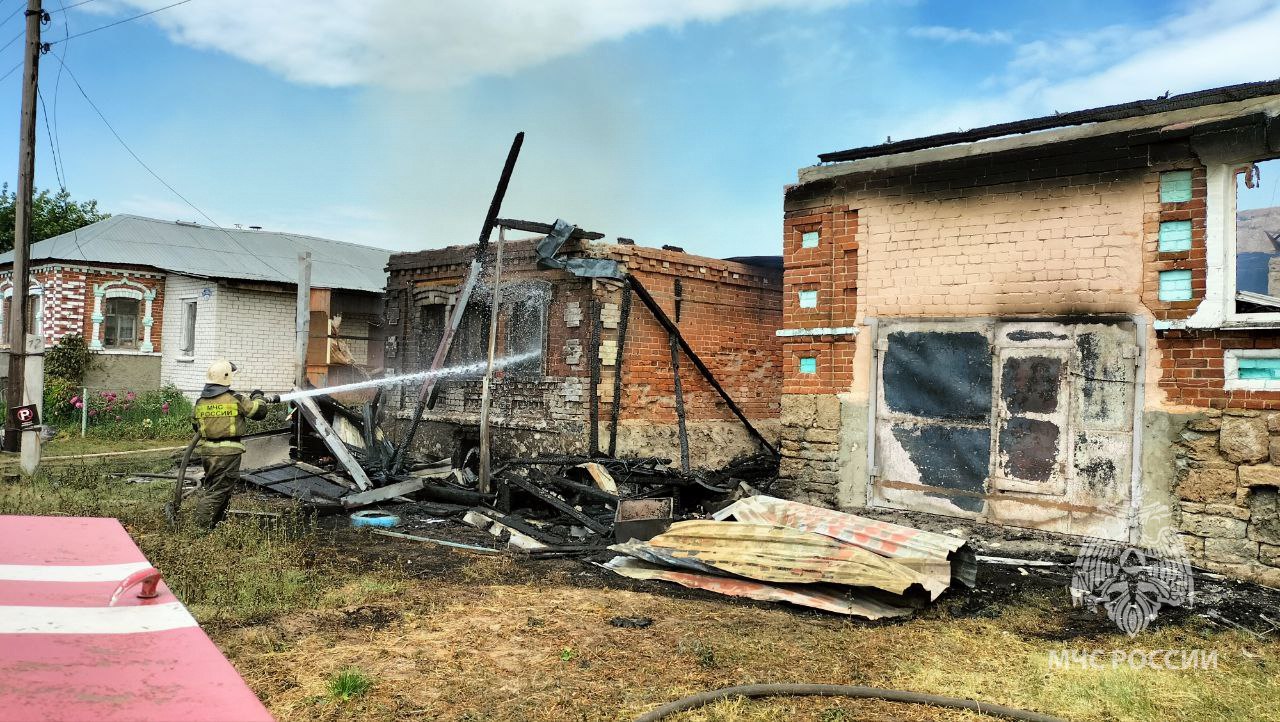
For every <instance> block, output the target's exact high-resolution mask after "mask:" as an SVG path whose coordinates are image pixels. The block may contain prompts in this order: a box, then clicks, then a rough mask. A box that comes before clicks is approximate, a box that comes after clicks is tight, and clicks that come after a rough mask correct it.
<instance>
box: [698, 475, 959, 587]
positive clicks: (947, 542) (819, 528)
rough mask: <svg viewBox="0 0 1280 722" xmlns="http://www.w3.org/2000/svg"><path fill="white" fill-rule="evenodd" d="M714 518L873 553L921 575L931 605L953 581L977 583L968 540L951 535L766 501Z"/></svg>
mask: <svg viewBox="0 0 1280 722" xmlns="http://www.w3.org/2000/svg"><path fill="white" fill-rule="evenodd" d="M714 516H715V518H716V519H730V518H732V519H737V520H739V521H743V522H752V523H756V524H773V525H776V526H782V527H787V528H790V529H796V530H799V531H805V532H813V533H815V534H821V535H822V536H825V537H830V538H832V539H837V540H839V541H842V542H846V543H848V544H853V545H855V546H858V547H861V548H863V549H866V550H868V551H872V552H875V553H876V554H879V555H881V556H884V557H887V558H889V559H892V560H893V561H895V562H897V563H899V564H901V565H903V566H905V567H908V568H910V569H913V570H915V571H916V572H918V573H919V574H921V575H922V576H923V577H924V578H925V582H924V588H925V589H926V590H928V592H929V595H930V597H931V598H933V599H937V598H938V595H940V594H942V592H944V591H946V589H947V587H948V586H950V584H951V580H952V579H953V578H954V579H956V580H958V581H960V582H961V583H963V584H966V585H967V586H970V587H972V586H974V584H975V583H976V577H977V564H976V562H975V560H974V556H973V552H972V551H971V550H969V548H968V547H967V545H966V542H965V540H964V539H960V538H959V537H954V536H950V535H948V534H935V533H933V532H929V531H925V530H923V529H915V528H912V527H909V526H901V525H898V524H891V523H889V522H886V521H879V520H876V519H867V518H865V517H860V516H855V515H853V514H845V513H842V512H838V511H832V510H831V509H822V508H819V507H816V506H809V505H808V504H801V503H798V502H794V501H787V500H785V499H777V498H774V497H771V496H763V495H762V496H753V497H748V498H746V499H741V500H739V501H736V502H734V503H733V504H731V505H729V506H727V507H725V508H724V509H721V510H720V511H719V512H717V513H716V514H715V515H714Z"/></svg>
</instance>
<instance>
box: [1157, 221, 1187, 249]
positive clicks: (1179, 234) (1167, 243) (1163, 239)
mask: <svg viewBox="0 0 1280 722" xmlns="http://www.w3.org/2000/svg"><path fill="white" fill-rule="evenodd" d="M1189 250H1191V221H1165V222H1164V223H1161V224H1160V252H1161V253H1177V252H1178V251H1189Z"/></svg>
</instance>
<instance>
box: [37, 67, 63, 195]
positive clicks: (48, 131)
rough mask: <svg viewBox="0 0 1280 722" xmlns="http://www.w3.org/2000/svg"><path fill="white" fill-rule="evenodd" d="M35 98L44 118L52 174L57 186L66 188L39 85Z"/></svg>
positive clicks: (46, 107)
mask: <svg viewBox="0 0 1280 722" xmlns="http://www.w3.org/2000/svg"><path fill="white" fill-rule="evenodd" d="M36 98H38V99H39V100H40V109H41V110H42V111H43V112H41V113H40V117H41V118H43V119H44V132H45V135H46V136H48V138H49V153H50V154H52V155H53V175H54V176H55V177H56V178H57V179H58V187H59V188H61V189H62V190H64V191H65V190H66V189H67V182H66V180H65V179H66V173H64V172H63V171H62V169H61V167H60V166H59V164H58V146H57V145H55V144H54V142H53V129H52V128H50V127H49V107H48V106H47V105H45V104H44V93H42V92H40V87H39V86H36Z"/></svg>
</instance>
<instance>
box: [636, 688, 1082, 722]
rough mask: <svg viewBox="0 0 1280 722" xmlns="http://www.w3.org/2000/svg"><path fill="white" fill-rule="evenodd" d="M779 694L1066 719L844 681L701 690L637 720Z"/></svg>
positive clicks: (650, 721)
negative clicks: (845, 682)
mask: <svg viewBox="0 0 1280 722" xmlns="http://www.w3.org/2000/svg"><path fill="white" fill-rule="evenodd" d="M777 696H819V697H852V698H855V699H882V700H887V701H889V702H906V703H908V704H927V705H932V706H934V707H950V708H952V709H967V710H973V711H974V712H979V713H982V714H987V715H994V716H997V717H1005V718H1007V719H1013V720H1024V721H1025V722H1066V721H1065V720H1063V719H1062V718H1061V717H1053V716H1051V715H1047V714H1040V713H1039V712H1028V711H1027V710H1021V709H1015V708H1013V707H1005V706H1002V705H998V704H990V703H988V702H979V701H977V700H972V699H961V698H959V697H944V696H942V695H937V694H923V693H921V692H907V691H903V690H897V689H880V688H878V687H856V686H852V685H843V684H745V685H741V686H738V687H725V688H724V689H717V690H713V691H710V692H701V693H699V694H695V695H691V696H689V697H685V698H683V699H678V700H676V701H674V702H671V703H670V704H665V705H663V706H661V707H659V708H658V709H655V710H653V711H652V712H647V713H645V714H642V715H640V716H639V717H637V718H636V720H635V722H656V720H660V719H662V718H664V717H669V716H671V715H673V714H675V713H677V712H683V711H685V710H689V709H694V708H696V707H702V706H704V705H708V704H712V703H713V702H718V701H720V700H723V699H730V698H732V697H777Z"/></svg>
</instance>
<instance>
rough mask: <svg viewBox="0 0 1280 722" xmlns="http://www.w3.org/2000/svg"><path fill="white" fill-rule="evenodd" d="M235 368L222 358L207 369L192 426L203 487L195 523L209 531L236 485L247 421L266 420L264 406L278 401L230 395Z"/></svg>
mask: <svg viewBox="0 0 1280 722" xmlns="http://www.w3.org/2000/svg"><path fill="white" fill-rule="evenodd" d="M235 371H236V365H235V364H233V363H231V362H230V361H227V360H225V359H219V360H218V361H214V362H213V364H212V365H210V366H209V371H208V373H206V374H205V380H206V381H207V382H208V383H206V384H205V386H204V390H203V391H201V392H200V398H199V399H198V400H197V401H196V404H195V408H194V409H192V411H191V417H192V418H191V424H192V426H194V427H195V430H196V432H198V433H199V434H200V445H199V446H198V447H197V451H198V452H199V454H200V460H201V462H202V463H203V464H204V482H203V483H202V484H201V485H200V490H199V492H198V493H197V494H196V497H195V499H194V500H193V501H194V505H193V508H194V511H193V512H192V513H193V515H194V519H195V522H196V524H198V525H199V526H201V527H203V528H205V529H212V528H213V527H214V526H215V525H217V524H218V522H220V521H222V519H223V517H225V516H226V514H227V504H228V503H229V502H230V501H231V492H232V490H233V489H234V488H235V485H236V482H238V481H239V480H240V456H241V455H242V454H244V444H243V443H241V442H240V437H241V435H243V434H244V433H245V429H246V426H247V424H246V422H247V421H248V420H252V421H260V420H262V419H264V418H266V416H267V405H268V404H278V403H280V397H279V396H277V395H275V394H272V395H270V396H268V395H267V394H264V393H263V392H261V391H258V390H254V391H253V392H252V393H250V394H249V395H248V396H247V397H246V396H245V395H244V394H239V393H236V392H234V391H232V390H231V375H232V374H233V373H235Z"/></svg>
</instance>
